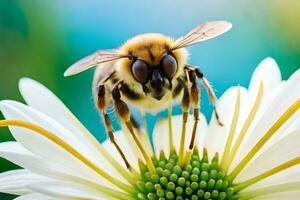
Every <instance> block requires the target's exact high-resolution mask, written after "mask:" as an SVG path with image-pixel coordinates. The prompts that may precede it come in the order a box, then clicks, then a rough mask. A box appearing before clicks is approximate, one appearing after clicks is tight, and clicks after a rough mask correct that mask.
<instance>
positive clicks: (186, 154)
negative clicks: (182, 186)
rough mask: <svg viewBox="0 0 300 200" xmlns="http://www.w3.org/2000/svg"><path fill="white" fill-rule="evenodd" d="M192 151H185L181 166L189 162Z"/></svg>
mask: <svg viewBox="0 0 300 200" xmlns="http://www.w3.org/2000/svg"><path fill="white" fill-rule="evenodd" d="M192 151H193V150H190V149H189V150H187V151H186V152H185V154H184V158H183V161H182V166H185V165H187V164H188V163H189V162H190V159H191V157H192Z"/></svg>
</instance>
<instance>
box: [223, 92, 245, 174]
mask: <svg viewBox="0 0 300 200" xmlns="http://www.w3.org/2000/svg"><path fill="white" fill-rule="evenodd" d="M240 105H241V92H240V87H239V86H238V88H237V96H236V102H235V107H234V113H233V117H232V121H231V127H230V130H229V133H228V138H227V142H226V145H225V149H224V153H223V156H222V162H221V168H222V169H224V168H225V166H226V165H227V163H228V157H229V151H230V149H231V145H232V141H233V137H234V133H235V131H236V127H237V123H238V119H239V113H240Z"/></svg>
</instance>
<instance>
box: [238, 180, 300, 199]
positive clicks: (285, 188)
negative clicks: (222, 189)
mask: <svg viewBox="0 0 300 200" xmlns="http://www.w3.org/2000/svg"><path fill="white" fill-rule="evenodd" d="M299 188H300V182H293V183H285V184H281V185H274V186H270V187H264V188H261V189H258V190H253V191H250V192H244V193H238V197H239V198H238V199H239V200H249V199H253V198H254V197H260V196H266V195H270V194H276V193H281V192H289V191H297V190H299Z"/></svg>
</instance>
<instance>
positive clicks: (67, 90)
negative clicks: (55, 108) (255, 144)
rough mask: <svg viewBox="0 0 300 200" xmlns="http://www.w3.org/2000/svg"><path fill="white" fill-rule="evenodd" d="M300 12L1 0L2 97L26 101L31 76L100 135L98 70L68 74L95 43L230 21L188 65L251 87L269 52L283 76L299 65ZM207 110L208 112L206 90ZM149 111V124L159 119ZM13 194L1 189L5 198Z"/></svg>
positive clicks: (285, 4)
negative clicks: (95, 91)
mask: <svg viewBox="0 0 300 200" xmlns="http://www.w3.org/2000/svg"><path fill="white" fill-rule="evenodd" d="M299 10H300V1H298V0H272V1H271V0H264V1H261V0H244V1H238V0H190V1H184V0H182V1H178V0H164V1H159V0H152V1H140V0H117V1H110V0H100V1H96V0H85V1H79V0H44V1H39V0H27V1H25V0H19V1H17V0H1V1H0V100H3V99H14V100H18V101H23V100H22V98H21V96H20V94H19V91H18V80H19V79H20V78H21V77H30V78H32V79H35V80H37V81H40V82H41V83H43V84H45V85H46V86H47V87H48V88H50V89H51V90H52V91H53V92H54V93H56V94H57V96H59V97H60V98H61V99H62V100H63V101H64V102H65V103H66V105H67V106H68V107H69V108H70V109H71V110H72V111H73V112H74V113H75V114H76V115H77V116H78V118H79V119H80V120H81V121H82V122H83V123H84V124H85V125H86V126H87V127H88V129H89V130H90V131H91V132H92V133H93V134H95V136H96V137H97V138H98V139H99V141H103V140H104V139H105V138H106V136H105V133H104V129H103V125H102V123H101V121H100V118H99V116H98V114H97V111H96V109H95V108H94V106H93V101H92V97H91V90H90V88H91V81H92V75H93V70H89V71H87V72H84V73H82V74H79V75H77V76H73V77H68V78H64V77H63V72H64V70H65V69H66V68H67V67H68V66H69V65H70V64H72V63H73V62H75V61H77V60H79V59H80V58H82V57H83V56H86V55H88V54H90V53H92V52H94V51H95V50H97V49H112V48H116V47H118V46H120V45H121V44H122V43H123V42H124V41H126V39H127V38H129V37H132V36H134V35H136V34H140V33H145V32H160V33H164V34H166V35H169V36H172V37H179V36H181V35H183V34H184V33H186V32H188V31H189V30H190V29H191V28H193V27H194V26H196V25H197V24H199V23H201V22H205V21H208V20H218V19H222V20H228V21H230V22H232V23H233V29H232V30H231V31H230V32H229V33H227V34H225V35H223V36H222V37H219V38H217V39H214V40H210V41H207V42H204V43H202V44H198V45H195V46H193V47H190V48H189V51H190V53H191V58H190V63H191V64H193V65H198V66H201V69H202V70H203V71H204V73H205V74H206V75H207V77H208V79H209V80H210V81H211V82H212V83H213V85H214V88H215V90H216V92H217V95H218V96H219V95H220V94H222V93H223V91H224V90H225V89H226V88H228V87H229V86H232V85H236V84H238V83H239V84H240V85H243V86H247V85H248V82H249V79H250V76H251V73H252V71H253V70H254V68H255V66H256V65H257V64H258V63H259V62H260V61H261V60H262V59H263V58H265V57H267V56H271V57H273V58H275V59H276V61H277V62H278V64H279V66H280V68H281V71H282V74H283V78H285V79H286V78H287V77H288V76H289V75H290V74H291V73H292V72H294V71H295V70H296V69H298V68H299V66H300V26H299V21H300V12H299ZM36 95H39V94H36ZM202 111H203V112H204V114H205V115H206V116H207V117H210V112H211V106H210V105H209V103H208V101H207V98H206V96H205V95H204V97H203V101H202ZM174 113H180V108H179V107H175V108H174ZM165 115H166V113H165V112H163V113H160V114H159V116H165ZM147 117H148V122H149V123H150V128H151V127H153V124H154V123H155V120H156V119H157V118H158V117H157V116H154V115H148V116H147ZM0 118H2V116H1V115H0ZM115 125H116V124H115ZM116 128H117V125H116ZM8 140H13V138H12V137H11V135H10V133H9V131H8V130H7V129H6V128H1V129H0V142H3V141H8ZM13 168H17V166H14V165H13V164H11V163H9V162H8V161H5V160H3V159H0V172H3V171H6V170H8V169H13ZM12 198H13V197H12V196H8V195H1V194H0V199H1V200H3V199H4V200H5V199H12Z"/></svg>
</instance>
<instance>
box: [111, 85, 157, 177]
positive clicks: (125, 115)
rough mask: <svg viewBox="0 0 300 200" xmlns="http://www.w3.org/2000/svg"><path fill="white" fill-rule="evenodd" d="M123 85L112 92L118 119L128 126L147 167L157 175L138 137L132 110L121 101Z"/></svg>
mask: <svg viewBox="0 0 300 200" xmlns="http://www.w3.org/2000/svg"><path fill="white" fill-rule="evenodd" d="M120 84H122V83H119V84H117V85H116V86H115V87H114V89H113V90H112V96H113V100H114V106H115V110H116V113H117V115H118V117H119V118H120V119H121V121H122V122H123V123H124V124H125V125H126V127H127V128H128V130H129V132H130V133H131V135H132V137H133V140H134V142H135V143H136V145H137V146H138V148H139V150H140V151H141V153H142V155H143V157H144V159H145V161H146V165H147V166H148V169H149V171H150V172H151V173H156V170H155V166H154V164H153V162H152V160H151V157H150V156H149V155H148V153H147V151H146V150H145V148H144V147H143V145H142V143H141V141H140V140H139V138H138V136H137V135H136V133H135V131H134V129H133V125H132V122H131V117H130V116H131V113H130V110H129V108H128V106H127V104H126V103H125V102H124V101H123V100H122V99H121V93H120V90H119V85H120Z"/></svg>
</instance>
